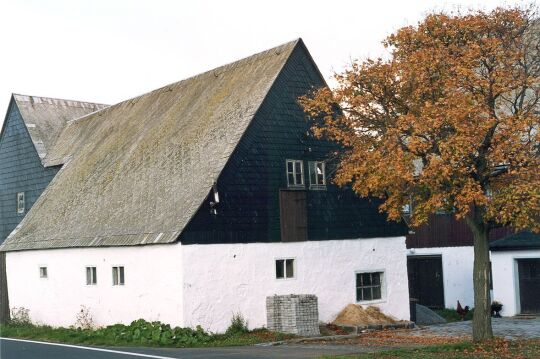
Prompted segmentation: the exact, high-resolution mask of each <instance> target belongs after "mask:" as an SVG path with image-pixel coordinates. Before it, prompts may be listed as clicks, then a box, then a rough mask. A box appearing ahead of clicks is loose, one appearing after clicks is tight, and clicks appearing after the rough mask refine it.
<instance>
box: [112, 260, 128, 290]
mask: <svg viewBox="0 0 540 359" xmlns="http://www.w3.org/2000/svg"><path fill="white" fill-rule="evenodd" d="M115 268H117V270H116V274H115V271H114V269H115ZM120 268H122V270H120ZM120 272H123V274H124V281H123V282H121V281H120V279H121V278H122V276H121V275H120ZM111 274H112V285H113V287H123V286H125V285H126V267H125V266H124V265H123V264H118V265H113V266H112V267H111ZM115 282H116V283H115Z"/></svg>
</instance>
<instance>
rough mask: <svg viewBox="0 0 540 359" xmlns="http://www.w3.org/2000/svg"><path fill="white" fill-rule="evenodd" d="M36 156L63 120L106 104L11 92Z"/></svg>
mask: <svg viewBox="0 0 540 359" xmlns="http://www.w3.org/2000/svg"><path fill="white" fill-rule="evenodd" d="M13 100H14V101H15V103H16V105H17V107H18V108H19V111H20V113H21V116H22V118H23V121H24V123H25V124H26V128H27V129H28V132H29V134H30V137H31V138H32V142H33V143H34V146H35V148H36V151H37V153H38V155H39V157H40V158H41V159H42V160H43V159H44V158H45V156H46V154H47V151H48V150H49V149H50V148H51V147H52V145H53V144H54V142H55V140H56V138H57V137H58V136H59V135H60V132H61V131H62V129H63V128H64V126H65V125H66V122H67V121H70V120H73V119H76V118H79V117H82V116H85V115H88V114H89V113H92V112H95V111H98V110H101V109H103V108H105V107H107V105H103V104H97V103H90V102H82V101H72V100H62V99H56V98H49V97H39V96H28V95H19V94H13Z"/></svg>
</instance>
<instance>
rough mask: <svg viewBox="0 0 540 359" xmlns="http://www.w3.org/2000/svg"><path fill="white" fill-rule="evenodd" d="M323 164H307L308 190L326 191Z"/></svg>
mask: <svg viewBox="0 0 540 359" xmlns="http://www.w3.org/2000/svg"><path fill="white" fill-rule="evenodd" d="M325 167H326V166H325V163H324V162H320V161H313V162H309V188H310V189H315V190H321V189H326V168H325Z"/></svg>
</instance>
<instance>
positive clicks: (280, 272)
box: [276, 258, 294, 279]
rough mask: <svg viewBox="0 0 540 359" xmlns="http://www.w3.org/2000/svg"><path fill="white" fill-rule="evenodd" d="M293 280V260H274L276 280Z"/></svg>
mask: <svg viewBox="0 0 540 359" xmlns="http://www.w3.org/2000/svg"><path fill="white" fill-rule="evenodd" d="M286 278H294V258H284V259H276V279H286Z"/></svg>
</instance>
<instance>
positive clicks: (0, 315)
mask: <svg viewBox="0 0 540 359" xmlns="http://www.w3.org/2000/svg"><path fill="white" fill-rule="evenodd" d="M7 287H8V286H7V275H6V252H0V324H6V323H7V322H8V321H9V297H8V292H7Z"/></svg>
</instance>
